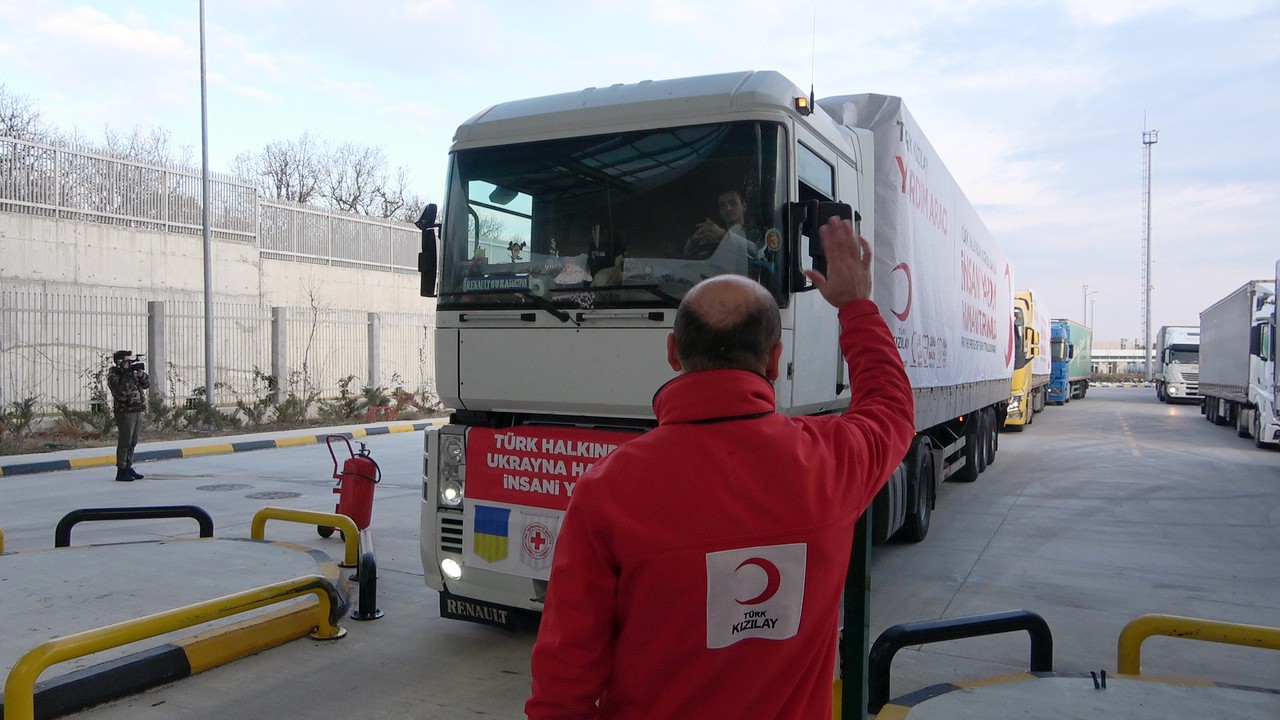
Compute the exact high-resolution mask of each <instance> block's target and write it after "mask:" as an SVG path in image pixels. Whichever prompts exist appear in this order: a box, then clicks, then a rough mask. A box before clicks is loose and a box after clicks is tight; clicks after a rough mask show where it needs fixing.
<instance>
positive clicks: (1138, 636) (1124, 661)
mask: <svg viewBox="0 0 1280 720" xmlns="http://www.w3.org/2000/svg"><path fill="white" fill-rule="evenodd" d="M1152 635H1164V636H1167V637H1179V638H1187V639H1189V640H1201V641H1204V642H1215V643H1224V644H1227V645H1243V646H1244V647H1257V648H1268V649H1271V650H1280V628H1273V627H1267V626H1265V625H1244V624H1241V623H1230V622H1217V621H1215V620H1203V619H1200V618H1191V617H1180V616H1178V615H1140V616H1138V617H1136V618H1134V619H1132V620H1130V621H1129V623H1128V624H1127V625H1125V626H1124V629H1123V630H1121V631H1120V639H1119V640H1118V641H1117V642H1116V669H1117V670H1118V671H1119V672H1120V673H1122V674H1124V675H1141V674H1142V642H1143V641H1144V640H1146V639H1147V638H1149V637H1151V636H1152Z"/></svg>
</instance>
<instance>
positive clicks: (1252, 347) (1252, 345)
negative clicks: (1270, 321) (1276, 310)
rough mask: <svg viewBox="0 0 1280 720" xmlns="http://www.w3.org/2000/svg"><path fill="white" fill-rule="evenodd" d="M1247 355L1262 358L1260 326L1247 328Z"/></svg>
mask: <svg viewBox="0 0 1280 720" xmlns="http://www.w3.org/2000/svg"><path fill="white" fill-rule="evenodd" d="M1249 354H1250V355H1257V356H1258V357H1262V325H1254V326H1253V327H1251V328H1249Z"/></svg>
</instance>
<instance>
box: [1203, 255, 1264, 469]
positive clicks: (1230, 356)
mask: <svg viewBox="0 0 1280 720" xmlns="http://www.w3.org/2000/svg"><path fill="white" fill-rule="evenodd" d="M1278 281H1280V262H1277V263H1276V278H1275V279H1274V280H1250V281H1249V282H1247V283H1245V284H1244V285H1242V286H1240V287H1239V288H1237V289H1236V290H1235V291H1233V292H1232V293H1231V294H1229V295H1227V296H1226V297H1224V298H1223V299H1221V300H1219V301H1218V302H1216V303H1214V304H1213V305H1211V306H1209V307H1208V308H1206V309H1205V310H1204V311H1202V312H1201V313H1200V392H1201V394H1203V395H1204V405H1203V407H1202V411H1203V412H1204V415H1205V418H1206V419H1207V420H1209V421H1210V422H1212V423H1214V424H1216V425H1233V426H1235V429H1236V433H1237V434H1238V435H1239V436H1240V437H1242V438H1253V441H1254V443H1255V444H1257V445H1258V446H1259V447H1262V446H1265V445H1270V446H1274V445H1276V444H1277V443H1280V417H1277V408H1276V386H1277V376H1276V287H1277V282H1278Z"/></svg>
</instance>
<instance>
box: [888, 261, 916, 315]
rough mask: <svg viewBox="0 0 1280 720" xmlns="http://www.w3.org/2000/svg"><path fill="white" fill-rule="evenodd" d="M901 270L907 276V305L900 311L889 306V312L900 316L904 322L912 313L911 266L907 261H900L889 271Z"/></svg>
mask: <svg viewBox="0 0 1280 720" xmlns="http://www.w3.org/2000/svg"><path fill="white" fill-rule="evenodd" d="M899 270H901V271H902V274H903V275H905V276H906V278H907V304H906V306H905V307H903V308H902V312H898V311H897V310H894V309H893V308H889V312H891V313H893V316H894V317H896V318H898V319H899V320H901V321H902V322H906V321H907V317H908V316H910V315H911V293H912V287H911V266H909V265H907V264H906V263H898V264H897V265H896V266H895V267H894V268H893V269H892V270H890V271H889V273H890V274H893V273H896V272H898V271H899Z"/></svg>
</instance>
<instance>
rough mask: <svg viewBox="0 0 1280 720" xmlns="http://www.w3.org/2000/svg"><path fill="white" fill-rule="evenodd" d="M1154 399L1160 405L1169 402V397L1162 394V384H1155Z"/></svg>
mask: <svg viewBox="0 0 1280 720" xmlns="http://www.w3.org/2000/svg"><path fill="white" fill-rule="evenodd" d="M1156 399H1157V400H1159V401H1160V402H1162V403H1167V402H1169V396H1167V395H1165V394H1164V383H1161V382H1158V383H1156Z"/></svg>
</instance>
